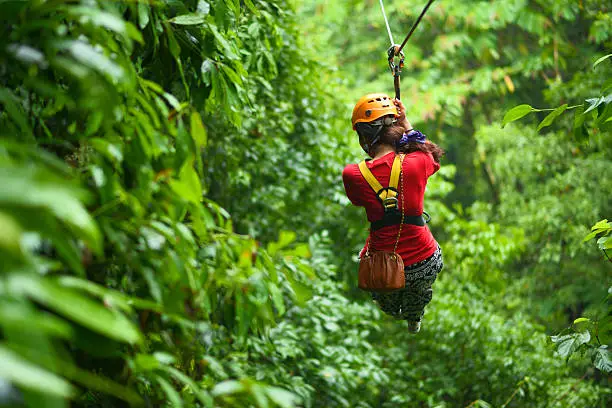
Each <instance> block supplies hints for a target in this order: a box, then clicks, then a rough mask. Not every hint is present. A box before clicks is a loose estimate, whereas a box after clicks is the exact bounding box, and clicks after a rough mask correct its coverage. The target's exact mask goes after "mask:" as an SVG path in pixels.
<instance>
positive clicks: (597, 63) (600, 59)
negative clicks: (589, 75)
mask: <svg viewBox="0 0 612 408" xmlns="http://www.w3.org/2000/svg"><path fill="white" fill-rule="evenodd" d="M610 57H612V54H608V55H604V56H603V57H601V58H599V59H598V60H597V61H595V62H594V63H593V69H595V67H596V66H597V65H599V64H601V63H602V62H603V61H605V60H606V59H608V58H610Z"/></svg>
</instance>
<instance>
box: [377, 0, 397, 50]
mask: <svg viewBox="0 0 612 408" xmlns="http://www.w3.org/2000/svg"><path fill="white" fill-rule="evenodd" d="M379 1H380V9H381V10H382V14H383V17H384V19H385V24H386V25H387V34H389V41H391V46H392V47H393V46H394V45H395V41H393V34H391V28H390V27H389V20H387V14H386V13H385V5H384V4H383V0H379Z"/></svg>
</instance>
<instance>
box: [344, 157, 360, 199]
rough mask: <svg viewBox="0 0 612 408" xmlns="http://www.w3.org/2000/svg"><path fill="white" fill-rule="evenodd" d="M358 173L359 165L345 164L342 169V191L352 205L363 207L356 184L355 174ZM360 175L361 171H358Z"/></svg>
mask: <svg viewBox="0 0 612 408" xmlns="http://www.w3.org/2000/svg"><path fill="white" fill-rule="evenodd" d="M355 172H357V173H359V167H358V165H356V164H349V165H347V166H346V167H345V168H344V170H343V171H342V182H343V183H344V191H345V192H346V196H347V197H348V199H349V200H351V203H353V205H356V206H358V207H363V206H364V204H363V201H362V194H361V193H360V189H359V188H358V187H357V186H356V184H355V181H356V177H355V176H356V174H355ZM359 176H361V173H359Z"/></svg>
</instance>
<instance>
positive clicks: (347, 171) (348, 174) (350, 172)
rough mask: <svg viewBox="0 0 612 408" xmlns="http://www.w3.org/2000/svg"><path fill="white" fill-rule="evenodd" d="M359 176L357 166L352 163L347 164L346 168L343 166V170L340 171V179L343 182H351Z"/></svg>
mask: <svg viewBox="0 0 612 408" xmlns="http://www.w3.org/2000/svg"><path fill="white" fill-rule="evenodd" d="M360 175H361V172H360V171H359V165H358V164H354V163H351V164H347V165H346V166H344V170H342V178H343V179H344V180H352V179H355V178H356V177H358V176H360Z"/></svg>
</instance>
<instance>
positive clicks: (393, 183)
mask: <svg viewBox="0 0 612 408" xmlns="http://www.w3.org/2000/svg"><path fill="white" fill-rule="evenodd" d="M359 171H360V172H361V175H362V176H363V178H364V179H365V180H366V181H367V182H368V184H369V185H370V187H372V190H374V192H375V193H376V196H377V197H378V200H379V201H380V202H381V203H382V205H383V208H384V211H385V213H384V215H383V218H382V219H380V220H377V221H374V222H372V223H371V224H370V230H371V231H376V230H379V229H381V228H383V227H386V226H389V225H400V226H401V225H402V224H411V225H417V226H421V227H422V226H423V225H425V224H426V223H427V222H429V219H430V217H429V214H427V213H425V212H423V214H425V216H426V217H423V215H405V214H404V213H403V211H400V209H399V205H398V200H397V191H398V190H397V186H398V182H399V178H400V174H401V158H400V156H399V155H396V156H395V159H394V160H393V166H392V167H391V175H390V176H389V187H386V188H385V187H383V186H382V185H381V184H380V182H379V181H378V180H377V179H376V177H374V174H372V172H371V171H370V169H369V168H368V166H367V165H366V162H365V160H364V161H362V162H361V163H359Z"/></svg>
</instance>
